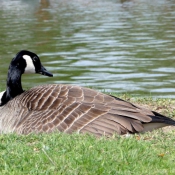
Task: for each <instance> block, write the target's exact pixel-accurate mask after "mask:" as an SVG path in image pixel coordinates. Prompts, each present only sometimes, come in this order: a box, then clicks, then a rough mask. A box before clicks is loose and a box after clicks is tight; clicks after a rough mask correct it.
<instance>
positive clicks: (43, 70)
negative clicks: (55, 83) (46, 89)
mask: <svg viewBox="0 0 175 175" xmlns="http://www.w3.org/2000/svg"><path fill="white" fill-rule="evenodd" d="M37 73H39V74H42V75H45V76H48V77H53V74H52V73H50V72H48V71H47V70H46V68H45V67H43V66H41V69H40V71H39V72H37Z"/></svg>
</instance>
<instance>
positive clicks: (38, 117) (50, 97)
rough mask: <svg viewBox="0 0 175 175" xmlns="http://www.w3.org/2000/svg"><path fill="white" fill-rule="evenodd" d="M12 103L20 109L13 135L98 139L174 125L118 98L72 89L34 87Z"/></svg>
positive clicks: (153, 113) (72, 87)
mask: <svg viewBox="0 0 175 175" xmlns="http://www.w3.org/2000/svg"><path fill="white" fill-rule="evenodd" d="M15 100H16V102H17V103H18V104H19V106H22V110H18V114H16V115H18V119H19V120H18V122H16V124H15V132H17V133H23V134H28V133H30V132H37V133H38V132H53V131H56V130H59V131H61V132H66V133H72V132H82V133H85V132H88V133H92V134H94V135H97V136H100V135H104V134H105V135H112V134H114V133H118V134H126V133H128V132H129V133H137V132H142V131H144V124H149V123H160V124H161V126H166V125H168V124H175V122H174V121H173V120H171V119H169V118H167V117H165V116H162V115H160V114H158V113H155V112H152V111H150V110H147V109H143V108H140V107H138V106H135V105H133V104H131V103H129V102H126V101H123V100H121V99H119V98H116V97H112V96H109V95H106V94H103V93H100V92H97V91H95V90H92V89H88V88H84V87H79V86H73V85H55V84H53V85H43V86H37V87H35V88H32V89H30V90H28V91H26V92H24V93H23V94H21V95H20V96H18V97H17V98H15ZM173 122H174V123H173ZM167 123H168V124H167ZM152 127H153V129H154V127H155V126H154V125H153V126H152Z"/></svg>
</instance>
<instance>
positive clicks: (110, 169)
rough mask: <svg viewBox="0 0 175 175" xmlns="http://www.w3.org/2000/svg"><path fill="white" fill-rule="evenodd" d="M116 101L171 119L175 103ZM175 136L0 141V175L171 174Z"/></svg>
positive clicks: (11, 136) (45, 137) (170, 133)
mask: <svg viewBox="0 0 175 175" xmlns="http://www.w3.org/2000/svg"><path fill="white" fill-rule="evenodd" d="M120 97H121V98H123V99H126V100H128V101H131V102H134V103H136V104H140V105H141V104H142V106H146V107H147V108H150V109H154V110H156V111H158V112H161V113H162V114H166V115H167V116H169V117H173V116H174V107H175V101H174V100H170V99H156V100H153V99H151V98H149V99H148V98H131V97H130V96H125V95H123V96H120ZM174 135H175V132H174V131H170V130H168V131H166V132H164V131H163V130H157V131H154V132H152V133H146V134H142V135H132V136H130V137H120V136H114V137H113V138H110V139H107V138H100V139H96V138H95V137H93V136H90V135H77V134H73V135H67V134H61V133H53V134H49V135H47V134H40V135H29V136H17V135H14V134H8V135H0V174H68V175H70V174H71V175H73V174H75V175H77V174H83V175H85V174H90V175H93V174H94V175H97V174H99V175H101V174H104V175H107V174H116V175H119V174H121V175H123V174H124V175H125V174H126V175H129V174H134V175H137V174H138V175H140V174H141V175H144V174H145V175H148V174H151V175H152V174H156V175H157V174H168V175H169V174H175V166H174V163H175V137H174Z"/></svg>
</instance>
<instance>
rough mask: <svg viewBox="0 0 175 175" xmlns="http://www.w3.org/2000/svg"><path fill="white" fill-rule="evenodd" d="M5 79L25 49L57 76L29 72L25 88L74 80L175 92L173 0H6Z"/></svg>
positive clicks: (0, 57)
mask: <svg viewBox="0 0 175 175" xmlns="http://www.w3.org/2000/svg"><path fill="white" fill-rule="evenodd" d="M0 16H1V18H0V39H1V42H0V48H1V49H0V80H1V87H2V88H5V83H6V76H7V75H6V74H7V69H8V66H9V62H10V60H11V59H12V58H13V57H14V55H15V54H16V53H17V52H18V51H19V50H22V49H27V50H31V51H33V52H35V53H37V54H38V55H39V56H40V58H41V60H42V62H43V65H44V66H45V67H46V68H47V69H48V70H49V71H51V72H52V73H53V74H54V77H53V78H49V77H44V76H40V75H32V76H31V75H25V76H23V87H24V89H28V88H31V87H33V86H36V85H38V84H48V83H66V84H77V85H81V86H88V87H93V88H97V89H99V90H105V91H107V92H117V93H126V92H127V93H130V94H133V95H139V96H148V95H150V94H151V95H152V96H155V97H172V98H174V97H175V88H174V87H175V58H174V56H175V4H174V2H173V1H172V0H170V1H167V0H159V1H157V0H148V1H144V0H133V1H124V0H122V1H119V0H86V1H84V0H71V1H69V0H50V1H47V0H40V1H37V0H32V1H27V0H11V1H10V0H1V6H0Z"/></svg>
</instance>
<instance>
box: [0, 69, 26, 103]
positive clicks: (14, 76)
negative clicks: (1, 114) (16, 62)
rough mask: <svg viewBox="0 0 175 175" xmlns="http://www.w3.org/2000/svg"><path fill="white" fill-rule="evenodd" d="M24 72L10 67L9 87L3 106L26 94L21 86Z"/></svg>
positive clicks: (3, 98)
mask: <svg viewBox="0 0 175 175" xmlns="http://www.w3.org/2000/svg"><path fill="white" fill-rule="evenodd" d="M22 73H23V72H22V71H21V70H19V69H17V68H16V67H11V66H10V67H9V71H8V77H7V87H6V91H5V92H4V94H3V96H2V99H1V106H2V105H4V104H6V103H7V102H8V101H9V100H11V99H13V98H15V97H16V96H17V95H20V94H21V93H23V92H24V90H23V89H22V85H21V75H22Z"/></svg>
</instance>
